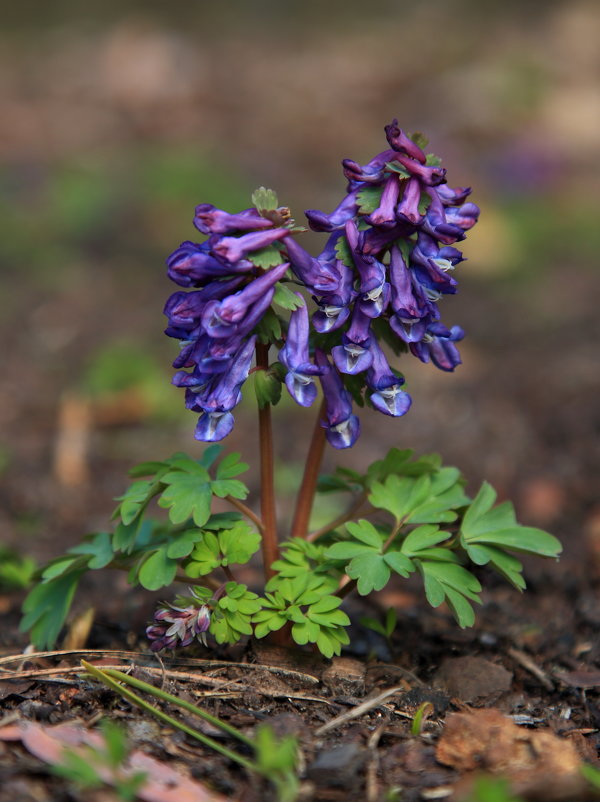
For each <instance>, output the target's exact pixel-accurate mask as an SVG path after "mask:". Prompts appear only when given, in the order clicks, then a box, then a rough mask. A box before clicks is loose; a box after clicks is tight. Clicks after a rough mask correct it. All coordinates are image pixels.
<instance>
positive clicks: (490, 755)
mask: <svg viewBox="0 0 600 802" xmlns="http://www.w3.org/2000/svg"><path fill="white" fill-rule="evenodd" d="M436 758H437V760H438V761H439V762H440V763H443V764H444V765H446V766H451V767H452V768H454V769H457V770H458V771H465V772H471V771H475V770H481V771H486V772H490V773H492V774H499V775H502V776H504V777H506V778H507V779H508V780H509V781H510V784H511V787H512V790H513V792H514V793H517V794H523V795H526V796H527V798H528V799H536V800H537V799H540V800H542V799H543V800H544V802H550V801H552V802H555V801H556V802H557V801H558V800H569V802H572V800H575V799H577V798H578V797H579V794H581V793H583V788H584V787H585V782H584V780H583V779H582V777H581V773H580V768H581V759H580V758H579V756H578V754H577V750H576V749H575V748H574V746H573V744H572V743H571V742H570V741H568V740H565V739H562V738H559V737H558V736H556V735H555V734H554V733H553V732H551V731H550V730H548V729H546V730H529V729H525V728H523V727H518V726H517V725H516V724H515V723H514V722H513V721H511V719H509V718H508V717H507V716H504V715H503V714H502V713H501V712H500V711H499V710H497V709H495V708H488V709H483V710H473V711H471V712H469V713H453V714H451V715H449V716H448V718H447V719H446V726H445V729H444V734H443V735H442V737H441V738H440V741H439V743H438V746H437V749H436ZM457 798H458V799H462V798H463V797H462V796H460V795H459V796H458V797H457Z"/></svg>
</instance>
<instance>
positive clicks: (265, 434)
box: [256, 343, 279, 581]
mask: <svg viewBox="0 0 600 802" xmlns="http://www.w3.org/2000/svg"><path fill="white" fill-rule="evenodd" d="M256 367H257V368H258V369H259V370H267V369H268V367H269V346H268V345H263V344H262V343H257V345H256ZM258 445H259V452H260V514H261V518H262V523H263V531H262V536H263V537H262V554H263V566H264V573H265V580H266V581H268V580H269V579H270V578H271V577H272V576H274V574H275V572H274V571H273V569H272V568H271V565H272V564H273V563H274V562H275V560H276V559H277V558H278V557H279V548H278V545H277V519H276V515H275V488H274V478H273V477H274V467H273V427H272V425H271V405H270V404H265V405H264V407H263V408H262V409H261V408H260V406H259V408H258Z"/></svg>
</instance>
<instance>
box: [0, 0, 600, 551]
mask: <svg viewBox="0 0 600 802" xmlns="http://www.w3.org/2000/svg"><path fill="white" fill-rule="evenodd" d="M0 10H1V16H2V19H3V22H2V25H1V29H0V114H1V119H2V125H1V132H0V221H1V230H2V236H1V237H0V270H1V296H0V305H1V306H0V309H1V314H0V328H1V342H2V347H1V348H0V353H1V359H2V369H1V371H0V471H1V475H0V480H1V482H2V485H1V489H0V502H1V509H0V542H1V543H3V544H5V545H6V544H7V545H10V546H13V547H16V548H18V549H19V550H20V551H22V552H26V553H29V554H32V555H33V556H34V557H35V558H36V559H43V558H46V557H50V556H52V555H55V554H56V553H58V552H59V551H60V550H61V549H63V548H65V547H66V546H68V545H73V544H74V543H75V542H76V541H77V539H78V538H79V536H80V535H81V533H83V532H86V531H91V530H95V529H98V528H100V529H102V528H105V527H106V526H107V519H108V516H109V514H110V512H111V509H112V506H113V501H112V498H113V497H114V496H115V495H117V494H119V493H120V492H122V491H123V489H124V485H125V481H126V479H125V471H126V469H127V468H128V467H129V466H130V465H132V464H133V463H135V462H136V461H140V460H143V459H146V458H159V457H162V456H167V455H168V454H170V453H172V452H173V451H175V450H180V449H181V450H190V451H191V452H192V453H199V451H200V448H201V446H200V444H197V443H195V441H194V440H193V428H194V424H195V420H194V416H193V415H192V414H191V413H187V412H186V411H185V410H183V408H182V407H183V397H182V393H181V391H178V390H177V389H175V388H173V387H171V386H170V384H169V380H170V362H171V360H172V359H173V357H174V349H175V348H176V343H174V342H173V341H172V340H168V339H167V338H165V337H164V335H163V334H162V329H163V326H164V323H163V318H162V314H161V312H162V306H163V303H164V300H165V299H166V297H167V296H168V294H169V293H170V292H171V291H173V290H174V289H176V288H175V287H174V286H170V285H169V283H168V282H167V280H166V277H165V269H164V259H165V257H166V256H167V255H168V253H170V252H171V251H172V250H173V249H174V248H175V247H176V246H177V245H178V244H179V243H180V242H181V241H182V240H184V239H188V238H192V239H193V238H194V229H193V228H192V224H191V219H192V216H193V209H194V206H195V205H196V204H197V203H200V202H205V201H210V202H213V203H215V204H216V205H218V206H224V207H226V208H228V209H231V210H237V209H241V208H244V207H246V206H247V205H248V199H249V195H250V193H251V192H252V190H253V189H254V188H255V187H256V186H258V185H261V184H263V185H266V186H271V187H273V188H274V189H275V190H276V191H277V192H278V195H279V198H280V201H281V202H282V203H285V204H286V205H289V206H290V207H291V208H292V210H293V213H294V215H295V217H296V219H301V218H302V210H303V209H305V208H322V209H325V210H327V211H329V210H330V209H331V208H332V207H333V206H334V205H335V203H336V199H337V198H338V197H339V196H340V195H341V193H342V191H343V188H344V185H345V184H344V179H343V176H342V174H341V169H340V161H341V159H342V158H344V157H351V158H354V159H356V160H357V161H359V162H364V161H366V160H368V159H369V158H370V157H371V156H372V155H373V154H375V153H377V152H378V151H380V150H382V149H383V148H384V144H385V139H384V134H383V126H384V125H385V124H386V123H388V122H389V121H390V120H391V119H392V118H393V117H398V118H399V120H400V124H401V125H402V127H404V128H406V129H407V130H409V131H415V130H421V131H424V132H426V133H427V135H428V136H429V138H430V149H431V150H433V151H434V152H436V153H438V154H440V155H442V157H443V159H444V165H445V166H446V167H447V168H448V176H449V181H450V184H451V185H453V186H457V185H472V186H473V188H474V192H473V200H475V202H477V203H478V204H479V205H480V206H481V209H482V215H481V220H480V223H479V224H478V226H476V228H475V229H473V230H472V231H471V232H470V234H469V238H468V241H467V242H466V243H465V248H464V250H465V253H466V255H467V256H468V258H469V261H468V262H466V263H464V264H462V265H461V266H460V270H459V277H460V279H461V283H460V293H459V295H457V296H456V297H454V298H447V299H446V300H445V301H444V320H445V322H447V323H448V325H452V324H454V323H459V324H460V325H462V326H463V328H465V330H466V331H467V335H468V336H467V339H466V340H465V341H464V344H463V346H462V349H461V352H462V355H463V362H464V364H463V365H462V366H461V367H459V368H458V369H457V371H456V373H454V374H448V375H447V374H442V373H441V372H439V371H436V369H435V368H434V367H433V366H426V365H422V364H421V363H419V362H418V361H417V360H414V359H411V358H406V359H405V360H404V361H403V362H402V364H401V366H400V367H401V369H403V370H404V371H405V374H406V377H407V382H408V387H409V390H410V392H411V394H412V396H413V407H412V409H411V411H410V413H409V414H408V415H407V416H406V417H405V418H403V419H400V420H397V421H392V420H390V419H384V418H383V417H382V416H381V415H377V414H376V413H369V412H363V413H362V420H363V435H362V438H361V440H360V441H359V443H358V445H357V446H356V447H355V448H354V449H352V450H351V451H349V452H345V453H338V454H333V455H332V454H328V456H327V462H328V465H329V466H331V465H332V464H333V461H334V458H338V457H339V458H340V460H341V461H342V462H343V463H344V464H346V465H349V466H353V467H361V466H366V464H367V462H368V461H369V460H371V459H373V458H376V457H378V456H380V455H381V454H382V452H383V451H384V450H385V449H387V448H388V447H389V446H390V445H397V446H399V447H406V446H410V447H414V448H415V449H418V450H420V451H432V450H435V451H440V452H441V453H442V454H443V456H444V458H445V460H446V461H448V462H450V463H452V462H455V463H456V464H458V465H460V467H461V468H463V470H464V471H465V472H466V473H467V475H468V476H469V477H470V481H471V484H470V487H471V489H475V488H476V487H477V485H478V483H479V482H480V481H481V480H482V479H483V478H485V479H488V480H489V481H491V482H492V483H494V484H495V485H496V486H497V487H498V489H499V492H500V495H501V496H508V495H510V496H512V497H513V498H514V499H515V500H516V503H517V507H518V510H519V513H520V517H521V518H522V519H523V520H524V521H525V522H528V523H531V524H537V525H542V526H545V527H548V528H550V529H552V530H553V531H555V532H557V534H559V535H562V536H563V537H564V538H565V539H566V540H567V541H568V542H569V543H571V542H573V543H577V544H580V543H581V539H580V538H581V535H582V533H583V534H585V535H587V536H588V538H589V541H588V542H592V543H593V542H594V538H595V539H596V540H599V541H600V507H599V506H598V497H597V490H598V476H599V471H598V464H599V446H598V442H599V437H600V412H599V409H598V398H599V395H600V393H599V391H600V386H599V385H600V370H599V369H598V368H599V360H598V342H599V333H600V322H599V321H600V316H599V315H598V299H599V298H600V275H599V272H598V269H597V260H598V252H599V251H600V225H599V219H598V211H599V209H598V204H597V199H598V197H599V189H600V174H599V170H598V164H599V157H600V137H599V130H600V93H599V78H600V48H599V47H598V42H600V6H599V5H598V3H597V2H595V1H594V0H589V1H588V0H568V2H562V1H560V2H559V1H558V0H555V1H554V2H552V0H544V2H536V1H535V0H528V2H525V3H524V2H516V0H515V1H511V0H504V1H503V2H501V3H500V2H493V1H492V0H487V1H486V0H433V1H430V0H423V2H419V3H408V2H403V1H402V2H392V1H391V0H389V1H388V2H378V0H373V2H371V3H369V4H368V6H367V4H366V3H364V2H353V1H351V0H344V2H340V1H339V0H329V2H318V0H304V2H302V3H297V2H281V0H279V2H273V1H272V0H254V2H252V3H249V2H244V0H226V2H222V3H208V2H205V0H171V1H170V2H165V1H164V0H160V2H157V0H143V1H142V0H139V2H136V1H135V0H127V2H117V0H102V2H100V1H99V0H88V2H86V3H83V4H82V3H79V2H75V0H53V2H51V3H41V2H32V1H31V0H20V2H18V3H15V2H8V1H7V0H2V3H1V6H0ZM315 247H316V241H315ZM246 395H247V396H249V395H250V394H249V393H247V394H246ZM313 414H314V413H313ZM276 417H277V438H278V439H277V452H278V459H279V467H278V471H277V478H278V483H279V489H280V491H281V493H282V496H281V498H282V501H281V506H280V514H281V516H282V518H284V517H285V516H286V514H287V513H288V507H289V501H288V499H289V495H290V493H291V492H292V490H293V488H294V487H295V485H296V484H297V482H298V479H299V475H300V460H301V459H302V456H303V454H304V451H305V448H306V445H307V439H308V432H309V431H310V428H311V427H312V415H311V411H310V410H309V411H308V412H306V411H304V410H299V409H298V408H297V407H295V406H294V404H293V402H291V401H290V400H285V401H284V402H283V403H282V404H281V405H280V406H279V407H278V408H277V411H276ZM225 444H226V445H227V446H228V447H231V448H233V449H238V450H241V451H242V453H243V455H244V457H245V458H248V459H252V458H253V457H254V455H255V454H256V434H255V430H254V413H253V409H252V399H251V398H250V397H247V398H246V399H245V401H244V404H243V408H242V409H241V410H240V411H239V414H238V415H237V426H236V429H235V431H234V433H233V434H232V435H231V437H230V438H229V441H226V442H225ZM252 481H253V480H251V482H252ZM253 487H255V485H253ZM335 503H336V502H335V500H329V501H328V504H329V505H332V504H335Z"/></svg>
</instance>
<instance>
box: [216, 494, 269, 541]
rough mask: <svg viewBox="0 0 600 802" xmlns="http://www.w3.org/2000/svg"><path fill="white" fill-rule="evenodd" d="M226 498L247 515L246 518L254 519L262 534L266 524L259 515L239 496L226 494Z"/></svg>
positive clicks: (253, 521)
mask: <svg viewBox="0 0 600 802" xmlns="http://www.w3.org/2000/svg"><path fill="white" fill-rule="evenodd" d="M224 500H225V501H226V502H227V503H228V504H231V506H232V507H236V508H237V509H238V510H239V511H240V512H241V513H242V514H243V515H245V516H246V518H248V520H249V521H252V523H253V524H254V525H255V526H256V528H257V529H258V531H259V532H260V533H261V534H262V533H263V532H264V531H265V526H264V524H263V522H262V521H261V520H260V518H259V517H258V515H256V514H255V513H254V512H252V510H251V509H250V507H248V506H246V504H244V502H243V501H240V500H239V498H234V497H233V496H225V499H224Z"/></svg>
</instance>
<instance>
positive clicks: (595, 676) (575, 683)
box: [555, 671, 600, 688]
mask: <svg viewBox="0 0 600 802" xmlns="http://www.w3.org/2000/svg"><path fill="white" fill-rule="evenodd" d="M555 676H556V677H558V679H559V680H560V681H561V682H564V683H565V685H570V686H571V687H572V688H597V687H598V686H600V671H561V672H558V671H557V672H556V674H555Z"/></svg>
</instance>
